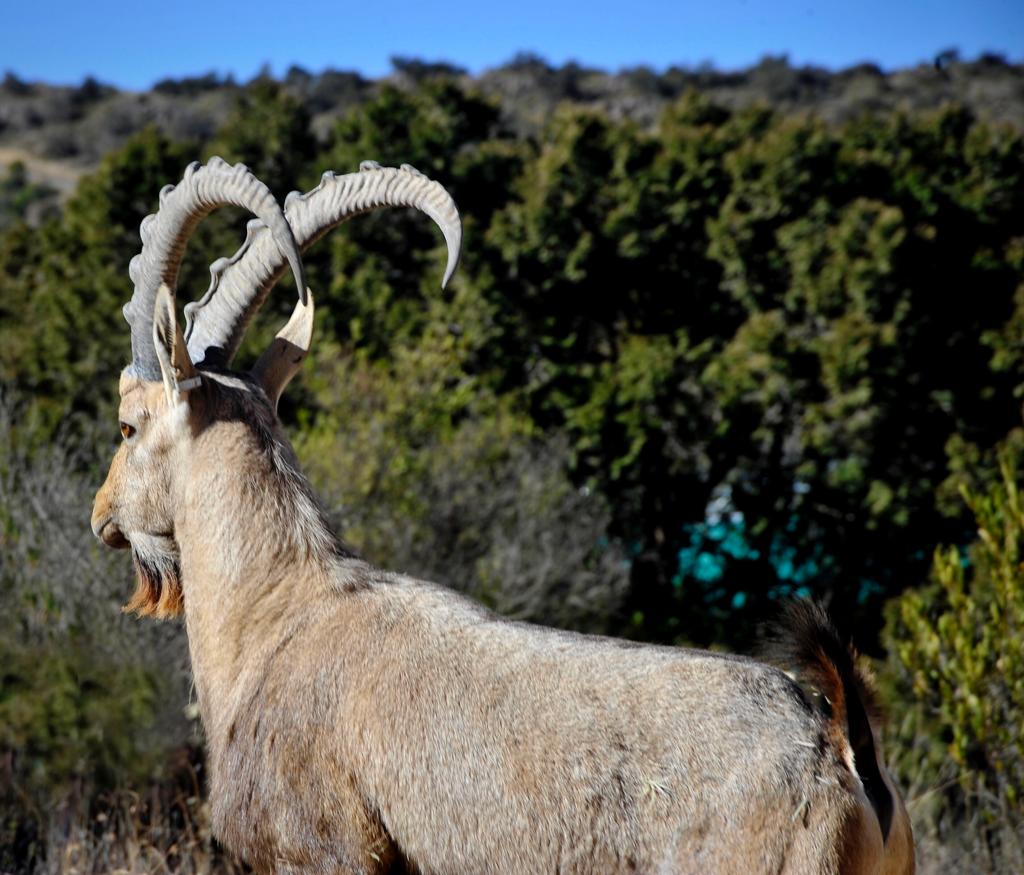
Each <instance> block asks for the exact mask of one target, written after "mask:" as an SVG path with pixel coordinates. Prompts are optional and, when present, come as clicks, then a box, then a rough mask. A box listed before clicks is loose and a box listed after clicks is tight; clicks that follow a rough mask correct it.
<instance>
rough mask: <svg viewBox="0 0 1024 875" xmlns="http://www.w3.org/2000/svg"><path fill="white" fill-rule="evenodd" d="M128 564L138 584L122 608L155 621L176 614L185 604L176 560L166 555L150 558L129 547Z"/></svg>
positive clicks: (175, 615)
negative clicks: (131, 566)
mask: <svg viewBox="0 0 1024 875" xmlns="http://www.w3.org/2000/svg"><path fill="white" fill-rule="evenodd" d="M132 563H133V564H134V565H135V574H136V577H137V578H138V585H137V586H136V588H135V593H134V595H132V597H131V600H130V601H129V602H128V604H126V605H125V606H124V610H125V611H132V612H134V613H136V614H138V615H139V616H140V617H155V618H156V619H158V620H166V619H169V618H170V617H177V616H178V615H179V614H180V613H181V612H182V609H183V608H184V605H185V598H184V594H183V593H182V591H181V569H180V568H179V566H178V561H177V559H174V558H172V557H170V556H168V557H166V558H165V557H161V558H160V559H159V560H154V559H153V558H152V557H149V556H142V555H140V554H139V553H138V552H137V551H136V550H135V548H134V547H133V548H132Z"/></svg>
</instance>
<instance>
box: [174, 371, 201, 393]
mask: <svg viewBox="0 0 1024 875" xmlns="http://www.w3.org/2000/svg"><path fill="white" fill-rule="evenodd" d="M202 382H203V378H202V377H201V376H199V375H198V374H197V375H196V376H194V377H189V378H188V379H187V380H179V381H178V382H177V383H176V386H177V389H178V391H179V392H188V391H189V390H190V389H198V388H199V386H200V385H202Z"/></svg>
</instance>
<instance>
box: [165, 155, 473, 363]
mask: <svg viewBox="0 0 1024 875" xmlns="http://www.w3.org/2000/svg"><path fill="white" fill-rule="evenodd" d="M389 206H390V207H414V208H416V209H418V210H420V211H422V212H424V213H426V214H427V215H428V216H430V218H432V219H433V220H434V221H435V222H436V223H437V225H438V227H439V228H440V229H441V232H442V233H443V234H444V239H445V241H446V243H447V245H448V264H447V266H446V268H445V272H444V279H443V280H442V282H441V286H442V288H443V287H444V286H445V285H447V284H448V280H449V279H451V276H452V274H453V273H454V272H455V268H456V266H457V265H458V262H459V251H460V249H461V246H462V222H461V220H460V219H459V211H458V209H457V208H456V206H455V202H454V201H453V200H452V197H451V195H450V194H448V192H447V191H445V190H444V188H443V187H442V186H441V185H440V183H437V182H434V181H433V180H432V179H429V178H428V177H426V176H424V175H423V174H422V173H420V172H419V171H418V170H416V168H414V167H411V166H409V165H408V164H403V165H402V166H401V167H400V168H394V167H381V166H380V165H379V164H377V163H376V162H374V161H364V162H362V164H360V165H359V170H358V172H356V173H346V174H345V175H343V176H335V174H334V173H332V172H330V171H328V172H327V173H325V174H324V175H323V177H322V178H321V180H320V184H319V185H318V186H317V187H316V188H314V189H312V190H311V191H308V192H306V193H305V194H300V193H298V192H292V193H291V194H290V195H288V197H287V198H286V199H285V215H286V216H287V218H288V222H289V224H290V225H291V227H292V231H293V233H294V235H295V240H296V242H297V243H298V246H299V248H300V249H305V248H306V247H307V246H309V245H311V244H312V243H314V242H315V241H317V240H319V239H320V238H321V237H322V236H323V235H324V234H326V233H327V232H328V231H330V230H331V229H332V228H335V227H337V226H338V225H340V224H341V223H342V222H345V221H347V220H348V219H351V218H352V217H353V216H358V215H361V214H362V213H368V212H370V211H371V210H375V209H377V208H379V207H389ZM285 267H286V262H285V259H284V257H283V256H282V254H281V251H280V248H279V247H278V246H277V245H276V244H275V243H274V240H273V239H272V237H271V235H270V234H267V232H266V230H265V229H264V228H263V227H262V226H261V225H259V224H258V223H253V222H250V224H249V228H248V231H247V233H246V237H245V242H244V243H242V246H241V247H240V248H239V250H238V251H237V252H236V253H235V254H234V255H233V256H232V257H231V258H221V259H218V260H217V261H215V262H214V263H213V264H212V265H211V266H210V288H209V290H208V291H207V292H206V294H205V295H204V296H203V297H202V298H201V299H200V300H198V301H195V302H193V303H191V304H188V305H187V306H186V307H185V341H186V343H187V344H188V352H189V356H190V357H191V359H192V361H194V362H203V361H205V362H207V363H214V364H217V365H221V366H226V365H227V364H228V363H229V362H230V361H231V358H232V357H233V356H234V354H235V352H236V351H237V350H238V346H239V344H240V343H241V342H242V337H243V336H244V334H245V330H246V328H247V327H248V325H249V322H250V321H251V319H252V317H253V315H254V314H255V313H256V311H257V310H259V308H260V307H261V306H262V304H263V301H264V300H265V299H266V297H267V295H268V294H269V293H270V290H271V289H272V288H273V287H274V283H276V282H277V280H278V278H279V277H280V276H281V274H282V273H284V270H285ZM304 288H305V287H303V289H304Z"/></svg>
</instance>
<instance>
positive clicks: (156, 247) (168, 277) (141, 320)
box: [124, 158, 306, 380]
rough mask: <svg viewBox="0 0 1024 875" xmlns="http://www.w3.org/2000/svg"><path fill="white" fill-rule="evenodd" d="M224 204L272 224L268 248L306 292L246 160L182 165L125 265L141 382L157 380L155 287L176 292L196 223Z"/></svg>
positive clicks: (274, 212)
mask: <svg viewBox="0 0 1024 875" xmlns="http://www.w3.org/2000/svg"><path fill="white" fill-rule="evenodd" d="M225 204H233V205H234V206H238V207H242V208H243V209H246V210H249V211H250V212H251V213H253V214H255V215H256V216H258V217H259V220H258V221H259V225H260V227H264V226H265V227H268V228H270V234H268V235H267V237H268V241H269V245H268V248H272V249H273V250H274V254H275V256H277V257H279V258H280V259H281V260H282V262H286V263H288V264H290V265H291V268H292V272H293V273H294V274H295V282H296V283H297V284H298V287H299V294H300V295H301V296H303V297H304V296H305V293H306V279H305V274H304V272H303V268H302V258H301V256H300V254H299V248H298V246H297V245H296V243H295V237H294V235H293V234H292V229H291V226H290V225H289V224H288V221H287V219H285V217H284V211H283V210H282V209H281V206H280V204H278V203H277V201H276V200H275V199H274V196H273V194H271V192H270V189H268V188H267V187H266V186H265V185H264V184H263V183H262V182H260V181H259V180H258V179H257V178H256V177H255V176H253V174H252V173H251V172H250V171H249V169H248V168H247V167H246V166H245V165H244V164H236V165H234V166H231V165H229V164H228V163H227V162H225V161H223V160H222V159H220V158H211V159H210V162H209V163H208V164H206V165H205V166H202V165H200V164H199V163H198V162H193V163H192V164H190V165H189V166H188V167H187V168H186V169H185V175H184V177H183V178H182V180H181V182H179V183H178V184H177V185H167V186H165V187H164V188H163V190H162V191H161V192H160V208H159V209H158V210H157V212H156V213H153V214H152V215H149V216H146V218H145V219H143V220H142V224H141V226H140V228H139V233H140V236H141V237H142V251H141V252H140V253H139V254H138V255H136V256H135V257H134V258H133V259H132V261H131V264H130V265H129V267H128V273H129V276H130V277H131V279H132V282H133V283H134V284H135V291H134V293H133V294H132V299H131V300H130V301H129V302H128V303H127V304H126V305H125V307H124V317H125V319H127V320H128V324H129V325H130V326H131V332H132V362H131V364H130V365H129V368H128V369H129V372H130V373H133V374H135V375H136V376H138V377H141V378H142V379H145V380H159V379H160V363H159V361H158V360H157V356H156V350H155V349H154V348H153V305H154V302H155V300H156V293H157V289H159V287H160V284H161V283H166V284H167V286H168V287H169V288H170V289H171V291H172V292H173V291H174V289H175V287H176V283H177V279H178V269H179V268H180V266H181V259H182V256H183V255H184V253H185V247H186V245H187V244H188V240H189V237H191V236H192V232H193V231H194V230H195V227H196V225H198V224H199V222H200V221H201V220H202V219H203V218H204V217H205V216H206V215H208V214H209V213H210V212H212V211H213V210H214V209H216V208H217V207H219V206H223V205H225ZM252 224H253V223H250V227H251V226H252ZM270 238H272V239H270Z"/></svg>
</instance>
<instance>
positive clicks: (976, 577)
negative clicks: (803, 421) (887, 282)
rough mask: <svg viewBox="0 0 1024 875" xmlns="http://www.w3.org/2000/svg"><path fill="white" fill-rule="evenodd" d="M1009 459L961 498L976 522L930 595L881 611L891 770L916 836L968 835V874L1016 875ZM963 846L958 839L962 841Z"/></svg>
mask: <svg viewBox="0 0 1024 875" xmlns="http://www.w3.org/2000/svg"><path fill="white" fill-rule="evenodd" d="M1013 456H1014V454H1012V453H1011V452H1010V451H1009V450H1008V449H1007V448H1005V447H1004V449H1003V450H1002V452H1001V453H1000V457H999V476H998V478H997V479H996V482H994V483H993V484H991V485H990V486H989V487H988V488H987V489H985V490H979V489H971V488H969V487H966V486H965V487H963V488H962V494H963V497H964V500H965V501H966V502H967V506H968V507H969V508H970V511H971V513H972V514H973V515H974V518H975V520H976V522H977V538H976V540H975V541H974V542H973V543H972V544H971V545H970V546H969V547H967V548H966V549H961V548H958V547H955V546H954V547H940V548H939V549H938V550H936V552H935V556H934V561H933V581H932V583H931V585H929V586H927V587H924V588H922V589H918V590H911V591H909V592H907V593H906V594H904V595H903V597H902V598H900V599H899V600H897V601H896V602H895V603H894V604H893V605H892V607H891V610H890V616H889V622H888V626H887V628H886V633H885V641H886V644H887V646H888V648H889V650H890V653H891V657H890V675H891V677H892V678H893V680H894V683H895V687H896V693H895V697H896V700H897V701H902V702H904V703H908V702H909V703H912V704H910V705H909V707H907V706H906V705H903V706H901V710H900V719H899V722H898V724H897V725H896V727H895V732H896V735H897V739H898V741H897V745H896V749H897V750H899V751H901V753H900V755H899V759H898V760H897V763H896V764H897V766H898V767H899V769H900V770H901V771H902V773H903V776H904V778H905V780H906V781H907V782H908V783H909V784H910V785H911V786H912V787H914V788H915V789H916V790H917V792H918V793H922V794H923V795H922V796H921V801H920V802H919V803H918V805H917V806H915V808H916V810H915V814H916V815H917V817H918V819H919V821H920V823H919V831H920V832H922V833H924V834H928V833H930V832H935V831H937V832H940V833H942V832H948V831H949V830H950V829H951V828H954V827H959V828H962V827H963V826H964V825H967V826H968V827H969V829H968V830H967V832H966V835H965V836H964V839H965V840H966V841H968V842H969V844H970V845H971V847H970V848H969V849H968V850H970V851H971V857H972V867H973V868H974V870H975V871H1024V841H1022V836H1024V735H1022V733H1021V726H1022V724H1024V495H1022V493H1021V478H1020V477H1019V476H1018V473H1017V470H1016V465H1015V462H1014V457H1013ZM968 836H969V839H968V838H967V837H968Z"/></svg>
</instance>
